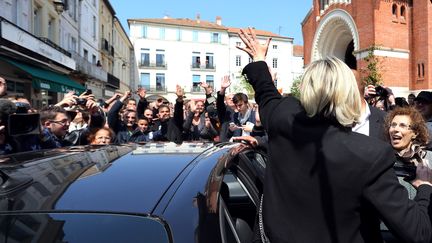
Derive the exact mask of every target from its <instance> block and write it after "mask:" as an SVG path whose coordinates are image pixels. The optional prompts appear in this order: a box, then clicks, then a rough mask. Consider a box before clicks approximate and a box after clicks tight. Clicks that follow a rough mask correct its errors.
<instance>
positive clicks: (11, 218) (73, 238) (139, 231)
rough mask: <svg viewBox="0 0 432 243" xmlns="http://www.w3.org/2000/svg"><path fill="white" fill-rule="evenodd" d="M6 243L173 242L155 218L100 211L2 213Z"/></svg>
mask: <svg viewBox="0 0 432 243" xmlns="http://www.w3.org/2000/svg"><path fill="white" fill-rule="evenodd" d="M0 222H1V225H2V226H1V227H0V237H1V238H2V239H3V240H4V241H3V242H46V243H50V242H68V243H74V242H76V243H78V242H79V243H82V242H92V243H94V242H161V243H164V242H170V240H169V239H170V237H169V235H168V232H167V230H166V227H165V225H164V223H163V222H162V221H161V220H159V219H156V218H150V217H146V216H137V215H123V214H100V213H49V214H44V213H31V214H2V215H0Z"/></svg>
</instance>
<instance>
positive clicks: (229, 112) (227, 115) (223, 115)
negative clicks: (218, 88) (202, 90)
mask: <svg viewBox="0 0 432 243" xmlns="http://www.w3.org/2000/svg"><path fill="white" fill-rule="evenodd" d="M224 100H225V95H222V94H220V92H217V99H216V109H217V114H218V119H219V122H220V123H221V130H220V133H219V136H220V141H221V142H227V141H229V140H230V138H231V137H232V136H233V133H232V132H231V131H230V130H229V123H230V122H231V121H232V120H233V116H234V113H235V111H234V110H233V109H231V108H230V107H229V106H227V105H225V101H224Z"/></svg>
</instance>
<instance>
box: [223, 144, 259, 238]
mask: <svg viewBox="0 0 432 243" xmlns="http://www.w3.org/2000/svg"><path fill="white" fill-rule="evenodd" d="M235 159H236V160H237V161H234V162H233V163H231V165H232V166H231V167H230V168H229V169H228V170H227V172H226V173H225V174H224V179H223V183H222V185H221V189H220V198H221V200H222V202H223V204H224V207H222V208H223V209H224V210H221V212H220V214H224V215H223V217H222V219H223V220H224V221H221V222H223V223H222V224H223V225H222V226H225V231H222V230H221V233H222V234H225V236H222V238H223V237H225V238H226V239H227V241H228V242H229V239H235V240H239V241H240V242H251V241H252V238H253V229H254V227H255V223H256V215H257V205H258V204H259V195H260V192H262V185H263V180H264V174H265V163H266V158H265V156H264V155H262V154H260V153H257V152H256V151H248V152H245V153H244V154H240V155H239V156H238V157H236V158H235ZM230 230H231V231H230ZM231 234H232V235H233V236H235V237H234V238H233V236H232V235H231Z"/></svg>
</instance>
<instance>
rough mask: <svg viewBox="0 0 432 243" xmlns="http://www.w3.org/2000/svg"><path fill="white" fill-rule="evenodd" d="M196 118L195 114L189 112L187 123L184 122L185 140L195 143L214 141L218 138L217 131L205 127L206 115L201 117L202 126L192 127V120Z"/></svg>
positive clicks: (211, 127)
mask: <svg viewBox="0 0 432 243" xmlns="http://www.w3.org/2000/svg"><path fill="white" fill-rule="evenodd" d="M193 117H194V113H192V112H189V114H188V116H187V117H186V119H185V121H184V122H183V131H184V133H185V134H184V140H188V141H194V140H209V141H213V139H214V137H216V136H217V135H218V134H217V131H216V129H215V128H214V127H213V125H210V127H209V128H207V127H206V126H205V114H204V113H202V114H201V115H200V124H199V125H197V126H196V125H192V120H193Z"/></svg>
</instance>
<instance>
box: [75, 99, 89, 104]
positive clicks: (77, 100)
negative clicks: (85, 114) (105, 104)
mask: <svg viewBox="0 0 432 243" xmlns="http://www.w3.org/2000/svg"><path fill="white" fill-rule="evenodd" d="M76 103H77V105H85V104H86V103H87V99H85V98H77V99H76Z"/></svg>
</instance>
